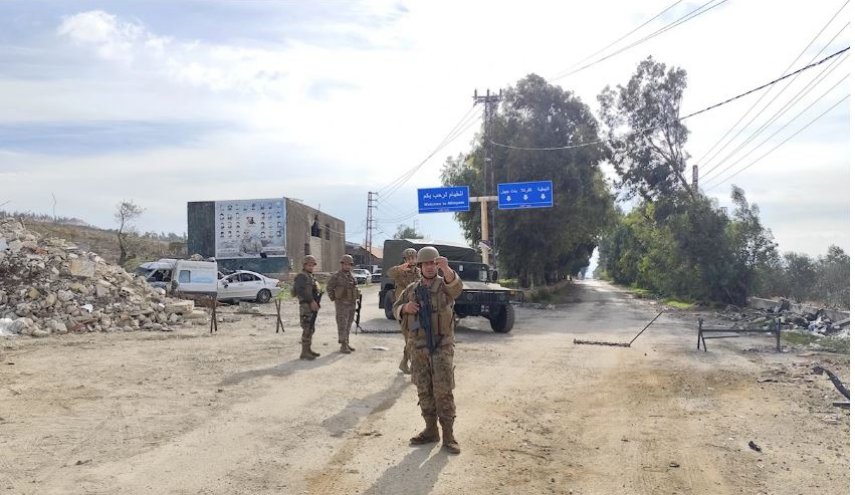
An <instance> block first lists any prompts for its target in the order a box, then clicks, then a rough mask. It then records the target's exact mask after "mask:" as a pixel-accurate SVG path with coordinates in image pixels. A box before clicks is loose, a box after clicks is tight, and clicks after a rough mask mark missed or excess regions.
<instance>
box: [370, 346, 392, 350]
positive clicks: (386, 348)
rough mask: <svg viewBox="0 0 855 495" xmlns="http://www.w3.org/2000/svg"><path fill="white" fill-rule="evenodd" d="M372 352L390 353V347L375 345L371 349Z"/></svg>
mask: <svg viewBox="0 0 855 495" xmlns="http://www.w3.org/2000/svg"><path fill="white" fill-rule="evenodd" d="M371 350H372V351H388V350H389V348H388V347H383V346H382V345H375V346H374V347H372V348H371Z"/></svg>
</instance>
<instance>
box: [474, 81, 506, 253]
mask: <svg viewBox="0 0 855 495" xmlns="http://www.w3.org/2000/svg"><path fill="white" fill-rule="evenodd" d="M472 100H473V101H474V102H475V103H474V104H475V105H477V104H479V103H483V104H484V166H483V175H484V195H483V196H484V197H489V196H490V194H491V193H495V191H494V189H495V188H496V181H495V167H493V164H492V149H493V145H492V142H491V139H490V130H491V127H492V120H493V115H494V114H495V111H496V105H498V103H499V102H500V101H502V90H499V94H492V95H491V94H490V90H489V89H488V90H487V94H486V95H484V96H479V95H478V90H477V89H476V90H475V94H474V95H473V96H472ZM481 215H482V218H481V226H482V227H481V238H482V240H483V241H485V242H486V243H487V244H489V245H490V251H491V253H492V255H493V256H492V257H491V260H490V261H491V263H489V264H490V265H491V266H495V265H496V256H495V255H496V252H497V249H496V248H497V246H496V240H495V238H494V237H495V236H494V235H493V232H492V230H494V229H491V228H490V225H493V226H494V227H495V225H496V209H495V208H492V209H490V208H489V207H488V205H487V202H486V201H484V202H481ZM485 217H486V218H485Z"/></svg>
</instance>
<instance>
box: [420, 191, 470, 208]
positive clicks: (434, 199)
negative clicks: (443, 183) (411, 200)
mask: <svg viewBox="0 0 855 495" xmlns="http://www.w3.org/2000/svg"><path fill="white" fill-rule="evenodd" d="M418 193H419V213H443V212H448V211H469V186H451V187H431V188H426V189H419V190H418Z"/></svg>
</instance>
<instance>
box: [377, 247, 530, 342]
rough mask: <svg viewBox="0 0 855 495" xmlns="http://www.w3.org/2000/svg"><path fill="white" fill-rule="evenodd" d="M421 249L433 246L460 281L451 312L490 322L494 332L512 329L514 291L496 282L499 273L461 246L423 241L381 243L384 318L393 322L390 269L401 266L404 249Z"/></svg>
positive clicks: (467, 248) (381, 303)
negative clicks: (479, 317)
mask: <svg viewBox="0 0 855 495" xmlns="http://www.w3.org/2000/svg"><path fill="white" fill-rule="evenodd" d="M424 246H433V247H435V248H436V249H437V250H438V251H439V254H440V255H441V256H445V257H446V258H448V265H449V266H450V267H451V268H452V269H453V270H454V271H456V272H457V274H458V275H459V276H460V278H461V279H462V280H463V293H462V294H460V297H458V298H457V299H456V300H455V302H454V313H455V314H456V315H457V316H458V317H460V318H463V317H466V316H483V317H485V318H487V319H488V320H490V327H492V328H493V331H494V332H499V333H507V332H510V331H511V329H512V328H513V327H514V307H513V306H512V305H511V304H510V302H511V299H513V298H514V296H515V295H516V293H515V291H513V290H511V289H508V288H506V287H502V286H501V285H499V284H497V283H495V282H496V280H497V278H498V273H497V272H496V271H495V270H490V267H489V266H487V265H485V264H484V263H482V262H481V257H480V256H479V255H478V253H477V252H476V251H475V250H474V249H472V248H471V247H469V246H466V245H464V244H457V243H449V242H445V241H443V242H434V241H428V240H425V239H390V240H387V241H386V242H385V243H384V244H383V275H382V277H381V279H380V300H379V307H380V308H383V309H385V311H386V318H389V319H390V320H394V319H395V316H394V315H393V314H392V305H393V304H394V303H395V300H394V298H395V282H394V281H393V280H392V278H391V277H389V269H390V268H392V267H393V266H395V265H400V264H401V263H403V261H404V260H403V258H402V257H401V253H402V252H403V251H404V249H407V248H413V249H415V250H416V251H418V250H419V249H421V248H423V247H424Z"/></svg>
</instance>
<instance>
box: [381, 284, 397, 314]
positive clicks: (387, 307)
mask: <svg viewBox="0 0 855 495" xmlns="http://www.w3.org/2000/svg"><path fill="white" fill-rule="evenodd" d="M393 304H395V291H394V290H391V289H390V290H387V291H386V297H385V301H383V309H384V311H385V312H386V318H388V319H390V320H394V319H395V314H394V313H392V305H393Z"/></svg>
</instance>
